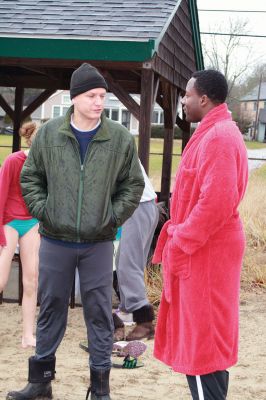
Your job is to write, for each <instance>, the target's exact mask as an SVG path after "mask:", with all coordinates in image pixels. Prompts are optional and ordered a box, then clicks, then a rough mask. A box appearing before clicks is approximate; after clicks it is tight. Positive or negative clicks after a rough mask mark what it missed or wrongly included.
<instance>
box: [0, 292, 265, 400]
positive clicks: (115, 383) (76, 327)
mask: <svg viewBox="0 0 266 400" xmlns="http://www.w3.org/2000/svg"><path fill="white" fill-rule="evenodd" d="M265 305H266V292H265V291H264V292H261V291H260V292H256V293H255V292H243V293H242V294H241V310H240V351H239V362H238V365H237V366H235V367H233V368H231V369H230V379H231V381H230V388H229V395H228V400H244V399H245V400H265V399H266V379H265V371H266V332H265V321H266V307H265ZM0 321H1V324H0V332H1V341H0V358H1V360H0V399H5V395H6V393H7V391H9V390H11V389H12V390H13V389H21V388H22V387H24V385H25V383H26V380H27V364H28V361H27V359H28V357H29V356H31V355H32V354H33V352H32V350H31V349H26V350H23V349H22V348H21V347H20V337H21V308H20V307H19V306H18V305H17V304H10V303H3V304H2V305H0ZM84 338H85V326H84V322H83V316H82V309H81V307H77V308H75V309H70V310H69V320H68V328H67V332H66V335H65V338H64V340H63V342H62V344H61V346H60V348H59V350H58V352H57V366H56V370H57V373H56V380H55V381H54V383H53V393H54V400H83V399H84V400H85V396H86V391H87V387H88V376H89V374H88V369H87V353H86V352H85V351H83V350H81V349H80V348H79V342H80V341H82V340H84ZM146 343H147V345H148V349H147V351H146V353H145V354H144V355H143V356H142V358H141V360H142V362H143V363H144V367H141V368H136V369H132V370H123V369H115V368H113V369H112V371H111V390H112V400H122V399H127V400H140V399H143V400H161V399H168V400H189V399H191V396H190V394H189V391H188V389H187V384H186V379H185V377H184V376H182V375H180V374H177V373H174V372H173V371H171V369H170V368H168V367H166V366H165V365H163V364H161V363H160V362H158V361H157V360H155V359H154V358H153V356H152V352H153V340H150V341H147V342H146Z"/></svg>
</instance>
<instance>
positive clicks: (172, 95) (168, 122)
mask: <svg viewBox="0 0 266 400" xmlns="http://www.w3.org/2000/svg"><path fill="white" fill-rule="evenodd" d="M162 90H163V98H162V106H163V110H164V128H165V130H164V147H163V165H162V178H161V195H160V201H165V203H166V205H167V206H168V201H169V197H170V187H171V172H172V157H173V156H172V153H173V142H174V129H175V120H176V110H177V88H176V87H175V86H173V85H170V84H169V83H166V82H163V83H162Z"/></svg>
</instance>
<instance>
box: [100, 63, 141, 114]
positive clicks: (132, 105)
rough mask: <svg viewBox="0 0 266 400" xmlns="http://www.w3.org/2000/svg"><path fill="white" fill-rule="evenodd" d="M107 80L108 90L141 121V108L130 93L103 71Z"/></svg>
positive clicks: (108, 73)
mask: <svg viewBox="0 0 266 400" xmlns="http://www.w3.org/2000/svg"><path fill="white" fill-rule="evenodd" d="M101 72H102V74H103V75H104V77H105V78H106V80H107V83H108V88H109V89H110V91H111V92H112V93H114V95H115V96H116V97H117V98H118V99H119V100H120V101H121V102H122V103H123V104H124V105H125V106H126V108H127V109H128V110H129V111H130V112H131V114H133V115H134V117H135V118H137V120H138V121H139V119H140V106H139V105H138V103H137V102H136V101H135V100H134V99H133V98H132V97H131V96H130V94H129V93H128V92H126V90H125V89H124V88H123V87H122V86H121V85H120V84H119V82H117V81H116V80H115V79H114V78H113V76H112V75H111V74H110V72H108V71H106V70H105V71H101Z"/></svg>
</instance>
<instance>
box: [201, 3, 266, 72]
mask: <svg viewBox="0 0 266 400" xmlns="http://www.w3.org/2000/svg"><path fill="white" fill-rule="evenodd" d="M197 5H198V9H199V22H200V30H201V31H202V32H209V31H210V30H211V31H212V32H217V31H219V30H218V27H219V26H220V25H222V26H223V29H222V30H223V33H226V32H228V31H226V27H227V26H228V19H229V18H230V19H233V20H234V19H235V18H241V19H243V20H247V21H248V27H247V32H245V33H248V34H253V35H264V36H266V1H265V0H252V1H243V0H223V1H221V0H197ZM201 9H211V10H213V9H215V10H250V11H251V10H261V11H264V13H254V12H250V13H243V12H239V13H236V12H231V13H229V12H205V11H200V10H201ZM240 33H241V32H240ZM207 38H208V36H207V35H202V41H204V40H207ZM217 38H219V39H220V38H223V37H222V36H217ZM242 41H243V43H244V44H247V45H250V47H251V51H250V52H249V54H245V52H242V53H240V54H241V55H242V58H245V57H247V56H248V57H249V59H250V60H257V63H259V64H261V63H266V37H265V38H263V39H260V38H251V37H249V38H243V39H242ZM239 61H241V56H240V60H238V62H239Z"/></svg>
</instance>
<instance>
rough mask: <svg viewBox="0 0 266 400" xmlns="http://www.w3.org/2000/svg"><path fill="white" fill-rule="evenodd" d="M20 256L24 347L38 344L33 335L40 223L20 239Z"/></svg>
mask: <svg viewBox="0 0 266 400" xmlns="http://www.w3.org/2000/svg"><path fill="white" fill-rule="evenodd" d="M19 245H20V258H21V263H22V272H23V274H22V275H23V298H22V319H23V334H22V347H23V348H26V347H29V346H36V338H35V337H34V335H33V331H34V326H35V314H36V305H37V285H38V265H39V247H40V236H39V233H38V224H37V225H35V226H34V227H33V228H32V229H30V230H29V232H27V233H26V234H25V235H23V236H22V237H21V239H20V240H19Z"/></svg>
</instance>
